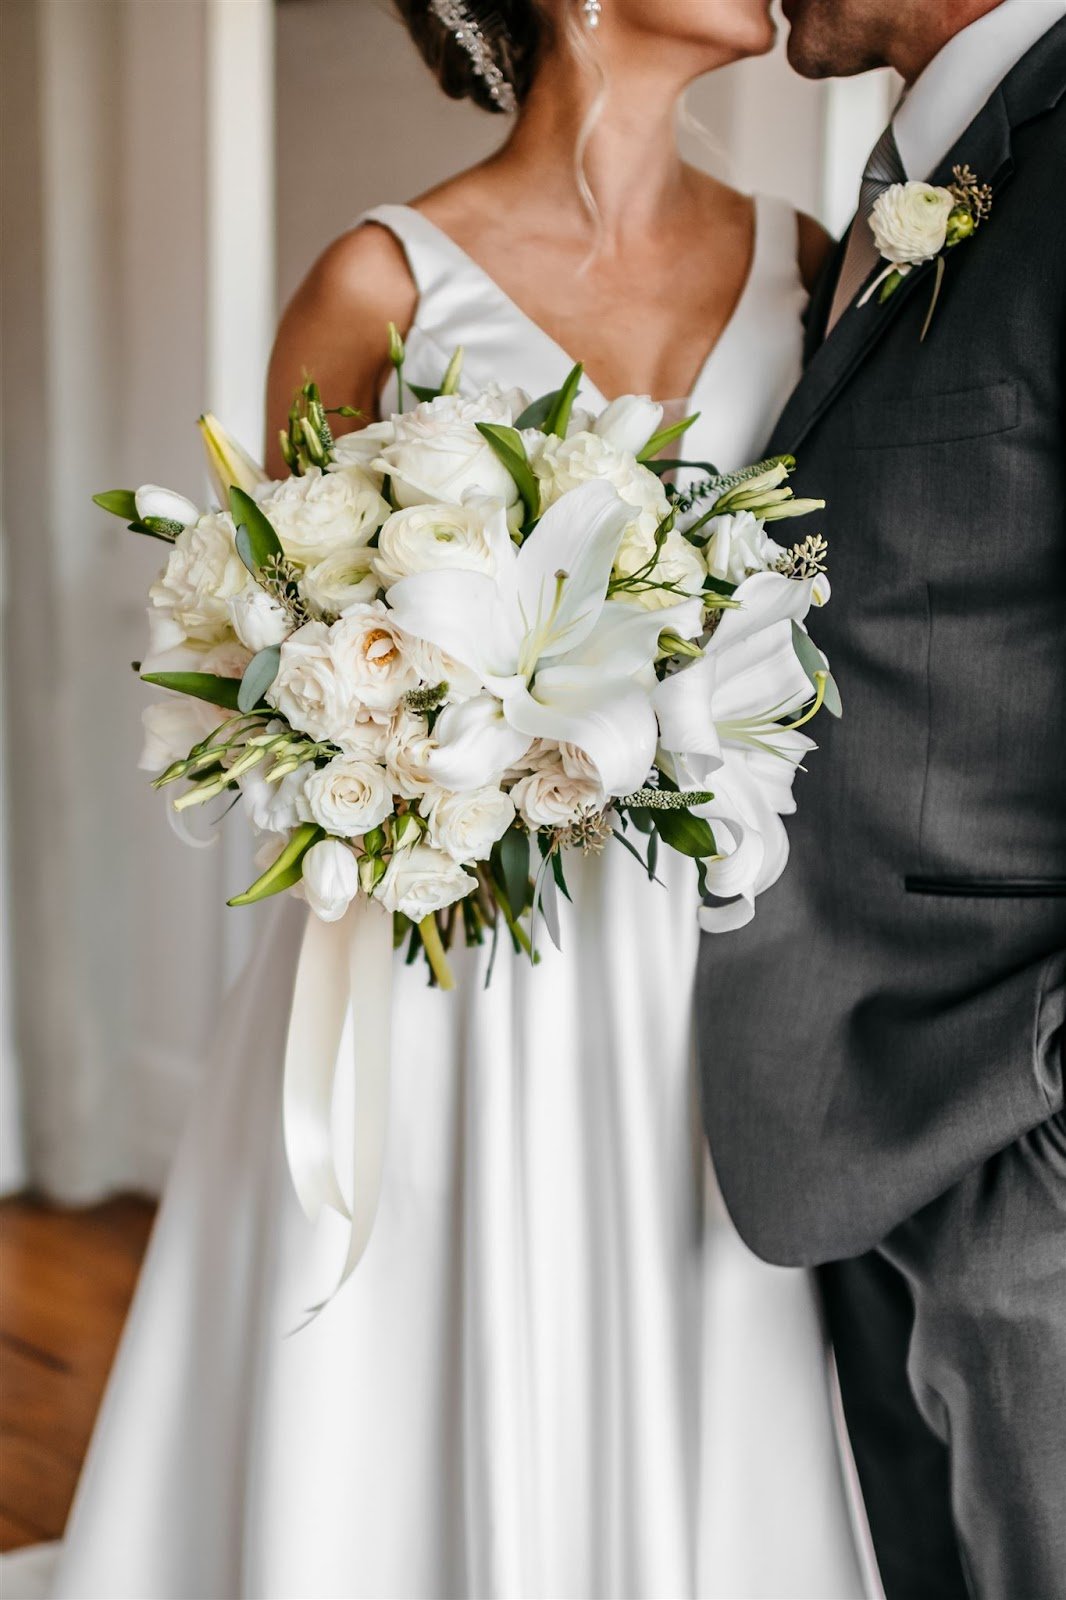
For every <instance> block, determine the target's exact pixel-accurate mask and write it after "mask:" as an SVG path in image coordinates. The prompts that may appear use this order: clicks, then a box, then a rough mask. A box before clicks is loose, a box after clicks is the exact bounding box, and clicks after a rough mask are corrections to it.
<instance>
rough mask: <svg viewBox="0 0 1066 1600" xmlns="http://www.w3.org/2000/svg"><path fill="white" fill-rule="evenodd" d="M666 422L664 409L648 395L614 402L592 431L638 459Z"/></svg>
mask: <svg viewBox="0 0 1066 1600" xmlns="http://www.w3.org/2000/svg"><path fill="white" fill-rule="evenodd" d="M662 420H663V408H662V406H661V405H659V404H658V403H657V401H655V400H651V399H649V397H648V396H647V395H646V394H624V395H621V396H620V397H619V398H618V399H617V400H612V401H611V403H610V405H609V406H607V408H606V410H604V411H601V412H600V414H599V416H598V417H597V418H596V420H595V422H593V424H592V432H593V433H595V434H598V435H599V437H600V438H601V439H606V440H607V443H608V444H610V445H613V446H614V448H615V449H616V450H624V451H626V452H628V454H629V455H633V456H638V455H639V454H640V452H641V451H642V450H643V448H644V446H645V445H646V444H647V442H648V440H649V439H650V438H651V437H652V435H653V434H654V433H657V432H658V430H659V424H660V423H661V422H662Z"/></svg>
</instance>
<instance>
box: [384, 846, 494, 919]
mask: <svg viewBox="0 0 1066 1600" xmlns="http://www.w3.org/2000/svg"><path fill="white" fill-rule="evenodd" d="M476 888H477V879H476V878H474V877H472V876H471V875H470V873H469V872H464V871H463V868H462V867H461V866H460V865H459V863H458V862H457V861H453V860H452V858H451V856H447V855H445V854H444V852H443V851H442V850H435V849H434V848H433V846H432V845H430V844H416V845H411V846H410V848H409V849H407V850H397V851H396V852H395V854H394V855H393V857H392V859H391V861H390V862H389V864H388V867H387V868H386V870H385V876H384V877H383V878H382V880H381V882H380V883H379V884H378V886H377V888H376V889H375V891H374V894H375V897H376V898H377V899H378V900H380V901H381V904H382V905H383V906H384V907H385V910H386V911H399V912H402V913H403V915H404V916H405V917H409V918H410V919H411V921H412V922H421V921H422V919H423V917H428V916H429V915H430V913H431V912H433V911H440V910H441V909H442V908H443V907H444V906H450V905H452V904H453V903H454V902H455V901H456V900H462V899H463V898H464V897H465V896H466V895H468V894H469V893H470V891H471V890H472V889H476Z"/></svg>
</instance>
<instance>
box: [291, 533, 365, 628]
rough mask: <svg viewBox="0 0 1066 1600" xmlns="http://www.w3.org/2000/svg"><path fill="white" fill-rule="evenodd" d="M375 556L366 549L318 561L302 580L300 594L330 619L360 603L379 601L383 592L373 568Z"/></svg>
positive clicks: (346, 551)
mask: <svg viewBox="0 0 1066 1600" xmlns="http://www.w3.org/2000/svg"><path fill="white" fill-rule="evenodd" d="M373 557H374V552H373V551H372V550H370V549H368V548H366V547H365V546H360V547H359V548H358V549H355V550H335V551H334V552H333V554H332V555H331V556H326V557H325V558H324V559H323V560H322V561H316V562H315V565H314V566H313V567H308V568H307V569H306V570H305V571H304V572H303V574H302V575H301V577H300V593H301V594H302V595H303V597H304V599H305V600H306V601H307V603H308V605H311V606H313V607H314V608H315V610H316V611H321V612H324V613H325V614H326V616H330V617H339V616H340V614H341V612H342V611H347V609H348V607H349V606H351V605H355V604H357V603H358V602H359V601H366V600H376V599H377V596H378V593H379V592H380V589H381V584H380V583H379V581H378V579H377V576H376V575H375V573H374V570H373V567H372V564H371V563H372V561H373Z"/></svg>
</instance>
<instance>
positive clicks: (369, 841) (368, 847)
mask: <svg viewBox="0 0 1066 1600" xmlns="http://www.w3.org/2000/svg"><path fill="white" fill-rule="evenodd" d="M384 848H385V829H384V828H382V827H377V828H371V830H370V832H369V833H364V835H363V849H364V850H365V851H366V853H367V855H368V856H379V855H380V854H381V852H382V851H383V850H384Z"/></svg>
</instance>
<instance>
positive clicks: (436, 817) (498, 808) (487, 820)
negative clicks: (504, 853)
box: [428, 784, 515, 861]
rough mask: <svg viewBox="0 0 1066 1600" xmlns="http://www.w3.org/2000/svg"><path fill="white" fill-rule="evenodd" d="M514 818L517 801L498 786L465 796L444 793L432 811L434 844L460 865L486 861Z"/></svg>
mask: <svg viewBox="0 0 1066 1600" xmlns="http://www.w3.org/2000/svg"><path fill="white" fill-rule="evenodd" d="M514 817H515V808H514V802H513V800H512V799H511V797H510V795H506V794H504V792H503V790H502V789H498V788H496V787H495V785H492V784H488V785H486V786H485V787H484V788H482V789H470V790H467V791H466V792H465V793H463V794H452V793H450V792H449V791H448V790H447V789H442V790H440V791H439V792H438V793H437V794H436V795H435V797H434V800H433V803H432V804H431V805H430V806H429V808H428V821H429V838H430V842H431V843H432V844H435V845H436V846H437V848H438V849H440V850H443V851H445V852H446V854H448V855H450V856H452V857H454V859H455V860H456V861H483V860H484V859H485V857H486V856H487V855H488V853H489V851H490V850H491V849H492V847H493V845H494V844H495V843H496V840H497V839H499V838H501V837H502V836H503V834H505V833H506V832H507V829H508V828H509V827H510V826H511V823H512V822H513V821H514Z"/></svg>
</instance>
